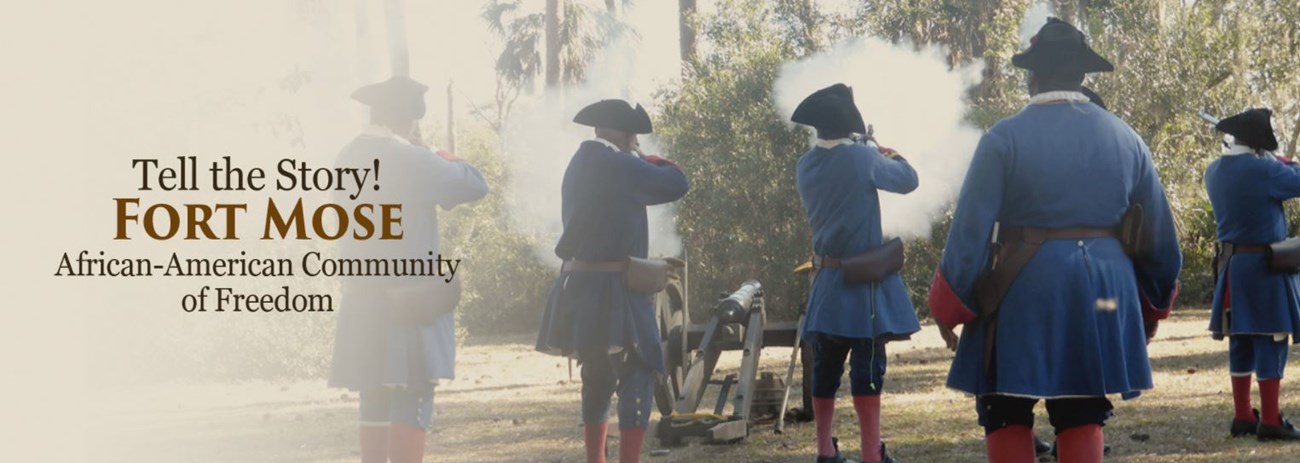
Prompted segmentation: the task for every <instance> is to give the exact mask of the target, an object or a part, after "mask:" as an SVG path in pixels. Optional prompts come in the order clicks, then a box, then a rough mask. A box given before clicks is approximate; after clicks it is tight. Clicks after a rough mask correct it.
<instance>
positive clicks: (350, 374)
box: [329, 135, 488, 390]
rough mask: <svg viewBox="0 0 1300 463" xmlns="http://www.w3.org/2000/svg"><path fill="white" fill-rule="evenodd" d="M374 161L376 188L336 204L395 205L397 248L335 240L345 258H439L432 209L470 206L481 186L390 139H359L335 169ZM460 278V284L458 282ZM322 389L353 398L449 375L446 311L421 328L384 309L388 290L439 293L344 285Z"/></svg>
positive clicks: (384, 284) (451, 338)
mask: <svg viewBox="0 0 1300 463" xmlns="http://www.w3.org/2000/svg"><path fill="white" fill-rule="evenodd" d="M376 158H377V159H379V162H380V165H381V169H382V172H383V174H382V175H383V176H382V177H381V180H382V182H381V185H382V188H381V189H380V190H378V191H364V192H362V194H361V195H360V196H358V197H357V199H356V200H351V199H348V198H347V197H346V195H342V196H339V197H336V198H335V202H337V203H338V204H341V205H344V207H345V208H346V209H349V210H351V208H352V207H351V205H352V204H354V203H373V204H401V205H402V213H401V216H402V227H401V228H402V233H403V238H402V239H400V240H382V241H381V240H377V239H371V240H365V241H351V240H348V239H346V238H345V239H343V240H340V249H339V251H340V254H341V255H342V257H344V258H362V259H369V258H380V259H384V258H402V259H410V258H426V257H428V253H429V252H432V253H433V255H434V256H436V255H438V253H439V239H438V212H437V208H438V207H442V208H443V209H450V208H452V207H453V206H456V205H457V204H462V203H467V202H472V201H477V200H479V199H481V198H483V197H484V196H486V195H487V192H488V186H487V182H486V181H484V180H483V176H482V175H481V174H480V173H479V171H478V169H475V168H474V166H471V165H470V164H468V163H466V162H464V161H455V162H450V161H447V160H444V159H442V158H441V157H438V156H437V155H435V154H434V153H433V151H431V150H430V149H429V148H426V147H423V146H416V145H412V144H409V143H407V142H406V141H404V140H401V139H398V138H396V137H392V136H379V135H362V136H360V137H357V138H356V139H355V140H353V141H352V142H351V143H349V144H348V145H347V146H346V147H344V148H343V151H342V152H341V153H340V154H339V158H338V163H337V164H338V166H340V167H357V166H362V167H364V166H369V165H370V164H371V162H372V161H371V160H372V159H376ZM458 277H459V276H458ZM342 283H343V285H342V297H341V300H340V304H339V305H340V308H339V314H338V324H337V327H336V330H335V337H334V356H333V362H332V365H331V368H330V376H329V385H330V386H332V387H345V388H349V389H352V390H366V389H373V388H376V387H379V386H382V385H390V386H392V385H402V386H412V387H415V386H419V385H427V384H429V383H430V382H432V381H434V380H436V379H439V378H446V379H450V378H452V377H453V376H454V375H455V365H456V318H455V314H454V312H452V311H448V312H447V313H446V314H445V315H442V316H441V317H439V318H437V319H436V320H434V321H433V323H431V324H428V325H419V324H412V323H403V322H399V321H395V320H394V319H393V317H391V316H390V315H389V314H390V312H388V311H387V310H386V309H390V308H391V306H390V305H389V304H387V302H386V301H387V300H388V297H389V296H388V294H390V290H392V289H394V288H397V287H403V288H405V287H409V285H441V284H445V283H444V282H443V280H441V279H438V278H436V277H430V278H427V279H422V280H418V279H415V278H414V277H393V276H390V277H345V278H343V279H342Z"/></svg>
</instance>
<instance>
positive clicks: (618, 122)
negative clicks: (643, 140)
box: [573, 99, 654, 134]
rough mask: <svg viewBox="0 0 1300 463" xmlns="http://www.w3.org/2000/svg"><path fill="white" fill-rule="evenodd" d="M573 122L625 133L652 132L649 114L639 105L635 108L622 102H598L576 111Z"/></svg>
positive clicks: (652, 127) (652, 125) (652, 126)
mask: <svg viewBox="0 0 1300 463" xmlns="http://www.w3.org/2000/svg"><path fill="white" fill-rule="evenodd" d="M573 122H575V123H577V124H581V125H585V126H588V127H596V128H600V129H610V130H618V131H622V132H627V133H635V134H647V133H652V132H654V124H653V123H652V122H651V121H650V113H648V112H646V110H645V108H644V107H642V106H641V105H640V104H637V105H636V106H635V107H634V106H632V104H631V103H628V102H627V101H624V100H613V99H611V100H600V101H597V102H595V103H592V104H589V105H587V106H586V107H584V108H582V109H580V110H578V114H576V115H574V116H573Z"/></svg>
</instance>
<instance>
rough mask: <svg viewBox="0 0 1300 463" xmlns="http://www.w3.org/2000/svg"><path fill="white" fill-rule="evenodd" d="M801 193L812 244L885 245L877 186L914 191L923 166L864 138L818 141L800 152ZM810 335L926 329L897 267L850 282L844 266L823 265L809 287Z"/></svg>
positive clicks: (827, 251) (829, 251) (827, 249)
mask: <svg viewBox="0 0 1300 463" xmlns="http://www.w3.org/2000/svg"><path fill="white" fill-rule="evenodd" d="M796 175H797V181H798V189H799V197H800V199H802V200H803V205H804V210H805V211H806V212H807V215H808V225H809V226H811V227H812V234H813V252H814V253H815V254H817V255H819V256H830V257H838V258H845V257H852V256H855V255H858V254H862V253H864V252H866V251H868V250H871V249H874V248H876V247H878V246H880V244H881V242H882V239H881V232H880V197H879V194H878V193H877V190H885V191H890V192H894V193H908V192H911V191H912V190H915V189H916V186H917V178H916V171H915V170H913V169H912V166H911V165H909V164H908V163H907V161H905V160H903V159H902V158H897V159H889V158H886V157H885V156H883V155H881V154H880V151H878V150H877V149H876V148H874V147H871V146H867V145H862V144H852V143H846V144H840V145H837V146H834V147H832V148H825V147H821V146H817V147H813V148H812V150H810V151H808V152H807V153H805V154H804V155H803V157H801V158H799V166H798V170H797V174H796ZM804 323H805V325H804V336H810V337H811V335H812V334H814V333H823V334H830V335H835V336H842V337H847V338H860V339H865V338H870V339H877V338H879V339H884V340H888V339H898V338H904V337H907V336H909V335H911V334H912V333H915V332H917V331H919V330H920V329H921V327H920V324H919V323H918V322H917V319H916V310H915V309H914V308H913V307H912V300H911V299H910V298H909V297H908V294H907V288H906V287H904V286H903V280H902V278H901V277H899V276H898V275H897V274H894V275H890V276H889V277H888V278H886V279H885V280H883V281H880V282H876V283H870V284H859V285H853V286H849V285H845V284H844V275H843V272H842V271H841V270H840V269H838V268H822V269H820V270H818V271H817V276H816V277H815V278H814V280H813V286H812V290H811V291H810V292H809V295H808V315H807V319H806V320H805V322H804Z"/></svg>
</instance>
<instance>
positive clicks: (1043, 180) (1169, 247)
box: [931, 102, 1182, 398]
mask: <svg viewBox="0 0 1300 463" xmlns="http://www.w3.org/2000/svg"><path fill="white" fill-rule="evenodd" d="M1132 204H1140V205H1142V207H1143V208H1144V210H1145V214H1144V221H1143V226H1142V232H1143V235H1144V236H1143V240H1144V242H1146V243H1148V246H1149V248H1148V252H1147V253H1146V255H1144V256H1142V257H1140V258H1139V259H1137V260H1136V261H1134V260H1130V259H1129V257H1128V256H1127V255H1126V254H1125V253H1124V250H1123V248H1122V246H1121V244H1120V242H1119V240H1117V239H1115V238H1097V239H1084V240H1048V241H1046V242H1045V243H1044V244H1043V245H1042V247H1041V248H1040V249H1039V251H1038V253H1037V255H1035V256H1034V258H1033V259H1032V260H1031V261H1030V262H1029V263H1028V264H1027V265H1026V266H1025V267H1024V270H1023V271H1022V272H1021V273H1020V274H1019V276H1018V278H1017V279H1016V280H1015V281H1014V282H1013V283H1012V285H1011V287H1010V289H1009V290H1008V293H1007V294H1006V296H1005V298H1004V299H1003V301H1002V304H1001V309H1000V311H999V313H998V315H997V317H998V323H999V324H998V328H997V330H996V343H995V346H996V348H995V357H996V359H995V361H994V365H996V367H995V369H994V371H993V373H994V374H993V376H992V377H990V376H988V375H987V374H986V368H985V363H984V346H985V344H984V343H985V337H986V333H987V330H986V328H987V323H986V321H985V320H984V319H979V320H977V321H974V322H972V323H968V324H967V325H966V326H965V328H964V329H963V330H962V332H961V341H960V342H959V344H958V348H957V353H956V356H955V357H954V358H953V363H952V369H951V370H950V371H949V374H948V386H949V387H952V388H954V389H957V390H961V391H965V392H968V393H972V394H976V395H981V394H991V393H998V394H1007V395H1017V396H1025V397H1036V398H1059V397H1077V396H1103V395H1106V394H1117V393H1118V394H1124V395H1125V396H1126V397H1131V396H1135V395H1137V394H1139V393H1140V392H1139V391H1141V390H1144V389H1150V388H1151V367H1150V363H1149V361H1148V358H1147V350H1146V336H1145V332H1144V327H1143V319H1144V317H1151V318H1155V319H1159V318H1162V317H1163V316H1164V315H1167V313H1168V312H1167V308H1168V307H1169V305H1171V304H1172V302H1173V298H1174V297H1175V294H1176V292H1177V291H1176V287H1177V286H1176V285H1177V278H1178V274H1179V271H1180V270H1181V268H1182V255H1181V253H1180V251H1179V248H1178V237H1177V235H1176V233H1175V229H1174V220H1173V214H1172V213H1171V212H1170V210H1169V205H1168V203H1167V201H1166V198H1165V193H1164V188H1163V186H1162V185H1161V183H1160V178H1159V177H1158V176H1157V174H1156V169H1155V166H1154V165H1153V164H1152V160H1151V154H1150V153H1149V152H1148V150H1147V147H1146V144H1145V143H1143V141H1142V140H1141V139H1140V138H1139V137H1138V135H1137V134H1136V133H1134V132H1133V130H1132V129H1131V128H1129V127H1128V125H1127V124H1125V123H1124V122H1123V121H1121V120H1120V119H1119V118H1117V117H1115V116H1114V115H1112V114H1110V113H1109V112H1106V111H1104V110H1102V109H1101V108H1100V107H1097V106H1096V105H1093V104H1091V103H1077V102H1076V103H1057V104H1032V105H1029V106H1028V107H1026V108H1025V109H1024V110H1022V111H1021V112H1020V113H1018V114H1016V115H1013V116H1011V117H1009V118H1006V119H1004V120H1002V121H1000V122H998V123H997V124H996V125H995V126H993V128H992V129H990V130H989V132H988V133H986V134H985V135H984V137H983V138H982V139H981V140H980V143H979V145H978V147H977V148H976V151H975V155H974V158H973V159H972V161H971V167H970V170H969V171H968V173H967V176H966V180H965V183H964V184H963V185H962V190H961V194H960V196H959V198H958V200H957V208H956V211H955V212H954V215H953V221H952V227H951V229H950V230H949V234H948V242H947V245H946V246H945V248H944V254H943V258H942V261H941V263H940V268H939V269H938V271H937V272H936V275H935V283H934V287H933V288H932V290H931V291H932V294H931V311H932V312H933V313H934V314H935V316H936V319H938V320H939V321H940V322H941V323H947V324H951V320H952V319H953V317H952V315H951V314H953V313H959V312H963V311H974V312H975V313H978V312H979V310H978V309H977V308H976V306H975V305H974V304H973V297H972V291H973V287H974V284H975V281H976V278H977V277H978V276H979V275H980V274H982V273H983V272H984V271H985V270H986V269H987V268H988V264H989V262H988V250H989V244H988V243H989V240H990V236H991V234H992V229H993V224H994V223H995V222H999V223H1000V224H1001V226H1002V227H1041V228H1075V227H1084V228H1108V227H1115V226H1117V225H1118V224H1119V223H1120V221H1121V218H1122V216H1123V214H1124V212H1125V211H1126V210H1127V209H1128V208H1129V206H1130V205H1132ZM1144 301H1147V302H1148V303H1146V304H1144ZM1144 305H1145V306H1146V307H1144ZM1161 309H1164V310H1161Z"/></svg>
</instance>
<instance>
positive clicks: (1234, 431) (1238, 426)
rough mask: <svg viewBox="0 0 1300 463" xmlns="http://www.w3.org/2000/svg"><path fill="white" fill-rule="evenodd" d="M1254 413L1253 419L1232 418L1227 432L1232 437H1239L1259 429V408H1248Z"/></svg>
mask: <svg viewBox="0 0 1300 463" xmlns="http://www.w3.org/2000/svg"><path fill="white" fill-rule="evenodd" d="M1250 411H1251V413H1254V414H1255V421H1246V420H1239V419H1236V418H1233V419H1232V427H1231V428H1228V433H1229V434H1231V435H1232V437H1241V436H1244V435H1247V434H1254V433H1255V431H1257V430H1258V429H1259V410H1256V409H1253V408H1252V409H1250Z"/></svg>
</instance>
